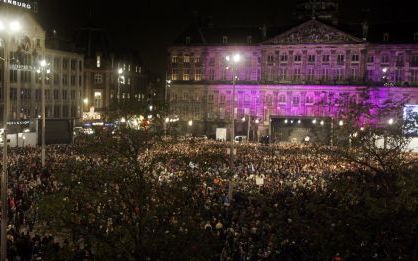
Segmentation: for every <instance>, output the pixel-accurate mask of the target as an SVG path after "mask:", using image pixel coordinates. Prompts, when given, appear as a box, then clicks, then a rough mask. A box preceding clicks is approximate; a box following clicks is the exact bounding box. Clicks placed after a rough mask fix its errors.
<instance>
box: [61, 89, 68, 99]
mask: <svg viewBox="0 0 418 261" xmlns="http://www.w3.org/2000/svg"><path fill="white" fill-rule="evenodd" d="M67 98H68V92H67V90H62V99H63V100H67Z"/></svg>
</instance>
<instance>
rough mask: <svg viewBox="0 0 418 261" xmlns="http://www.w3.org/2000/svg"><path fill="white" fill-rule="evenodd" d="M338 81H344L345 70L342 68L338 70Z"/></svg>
mask: <svg viewBox="0 0 418 261" xmlns="http://www.w3.org/2000/svg"><path fill="white" fill-rule="evenodd" d="M336 80H337V81H342V80H344V69H342V68H338V69H337V70H336Z"/></svg>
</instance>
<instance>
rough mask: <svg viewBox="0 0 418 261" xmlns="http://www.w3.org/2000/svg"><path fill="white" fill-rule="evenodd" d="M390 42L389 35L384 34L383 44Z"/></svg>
mask: <svg viewBox="0 0 418 261" xmlns="http://www.w3.org/2000/svg"><path fill="white" fill-rule="evenodd" d="M388 41H389V33H384V34H383V42H388Z"/></svg>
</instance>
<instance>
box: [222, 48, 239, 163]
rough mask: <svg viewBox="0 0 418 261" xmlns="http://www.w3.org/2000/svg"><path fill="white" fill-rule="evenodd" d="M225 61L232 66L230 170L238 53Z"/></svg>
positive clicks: (232, 151) (232, 161) (233, 140)
mask: <svg viewBox="0 0 418 261" xmlns="http://www.w3.org/2000/svg"><path fill="white" fill-rule="evenodd" d="M225 59H226V61H227V62H229V63H230V64H231V65H232V66H231V69H232V109H231V111H232V116H231V155H230V156H231V157H230V167H231V170H233V168H234V143H235V86H236V84H237V79H238V76H237V75H236V71H237V70H236V66H237V64H238V63H239V62H240V61H241V55H240V54H234V55H233V56H232V57H230V56H226V57H225Z"/></svg>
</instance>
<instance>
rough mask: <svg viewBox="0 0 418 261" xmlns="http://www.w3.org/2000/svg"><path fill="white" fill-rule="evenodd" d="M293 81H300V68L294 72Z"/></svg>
mask: <svg viewBox="0 0 418 261" xmlns="http://www.w3.org/2000/svg"><path fill="white" fill-rule="evenodd" d="M293 72H294V73H293V79H294V80H295V81H299V80H300V68H295V69H294V71H293Z"/></svg>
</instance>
